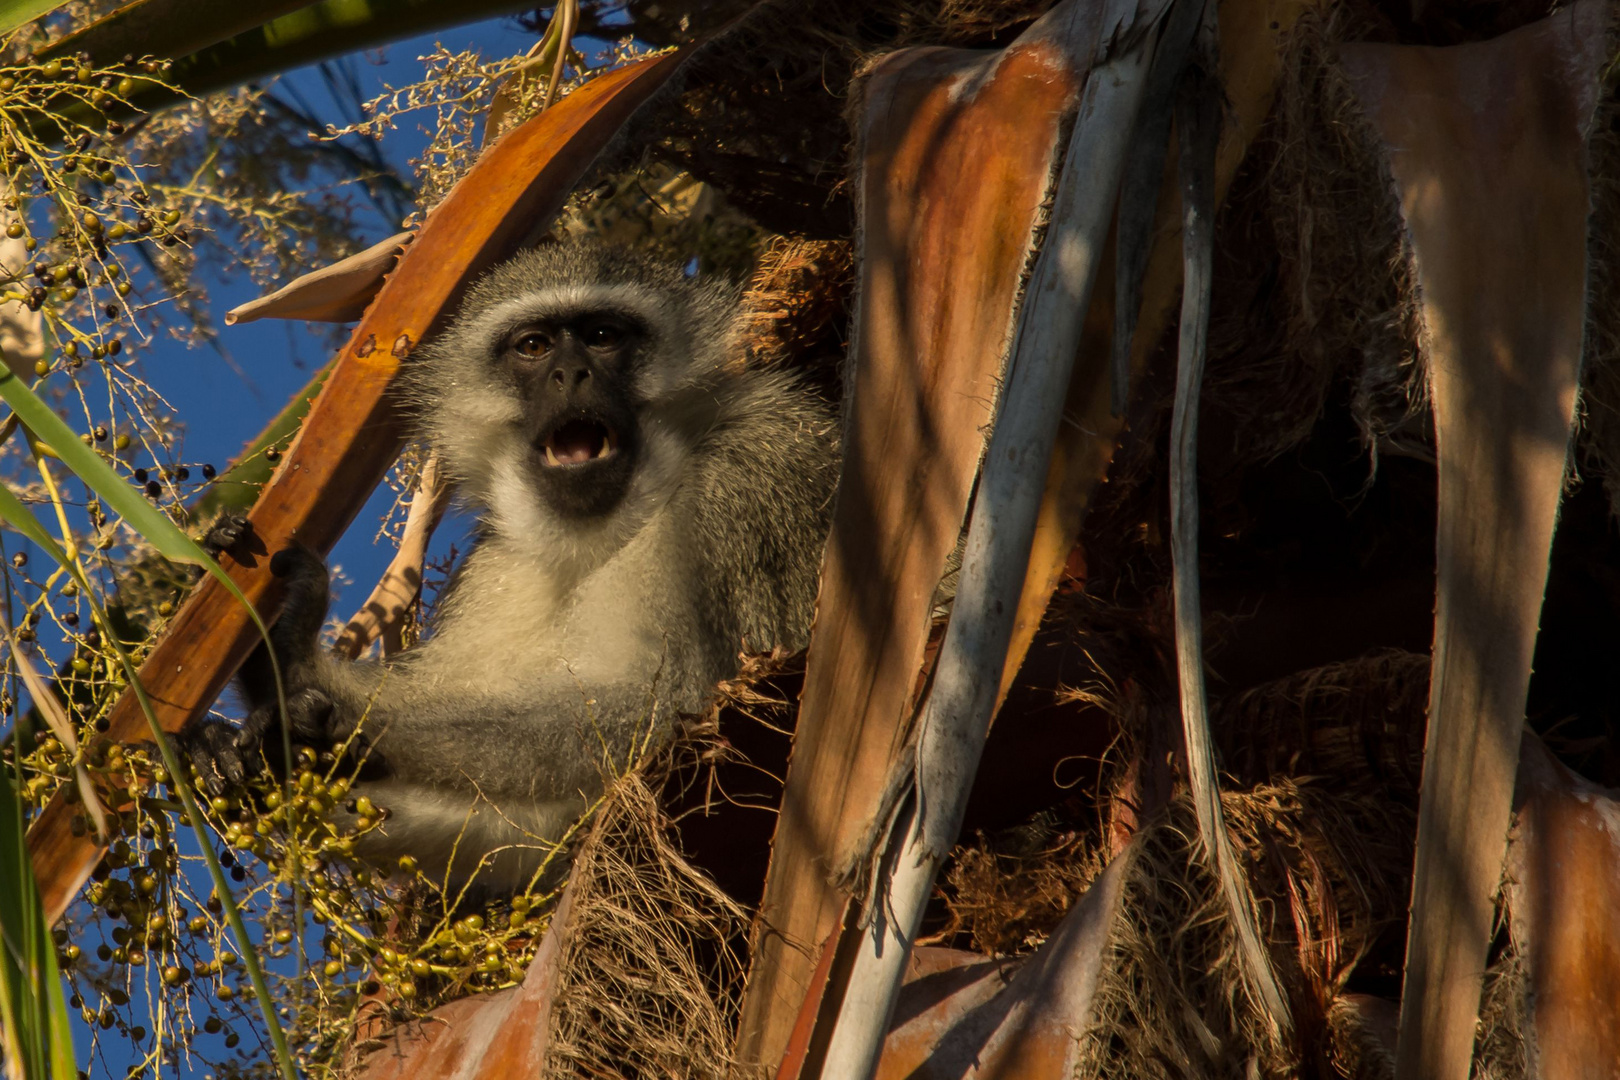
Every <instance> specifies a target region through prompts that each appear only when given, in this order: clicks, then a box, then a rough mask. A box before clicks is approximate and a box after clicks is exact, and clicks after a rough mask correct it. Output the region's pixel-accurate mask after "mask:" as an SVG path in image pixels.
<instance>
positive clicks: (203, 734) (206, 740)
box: [180, 722, 243, 795]
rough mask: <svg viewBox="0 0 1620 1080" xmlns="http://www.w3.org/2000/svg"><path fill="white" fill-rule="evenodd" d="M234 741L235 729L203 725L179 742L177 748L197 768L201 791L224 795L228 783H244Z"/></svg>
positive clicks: (208, 724)
mask: <svg viewBox="0 0 1620 1080" xmlns="http://www.w3.org/2000/svg"><path fill="white" fill-rule="evenodd" d="M235 738H236V729H235V728H232V727H230V726H228V725H226V724H220V723H214V722H205V723H202V724H198V725H196V726H195V727H193V728H191V729H190V730H189V731H188V732H187V733H186V735H185V736H184V737H183V738H182V739H181V740H180V743H181V746H180V749H181V750H182V751H183V752H184V753H185V755H186V757H187V758H188V759H189V760H190V762H191V764H192V765H193V766H195V767H196V769H197V775H198V777H199V778H200V781H201V783H202V785H203V788H204V789H205V790H206V791H207V792H208V794H210V795H220V794H223V793H224V790H225V787H226V784H227V782H229V783H231V784H240V783H241V782H242V780H243V772H242V762H241V759H240V758H239V757H238V756H237V753H236V746H235Z"/></svg>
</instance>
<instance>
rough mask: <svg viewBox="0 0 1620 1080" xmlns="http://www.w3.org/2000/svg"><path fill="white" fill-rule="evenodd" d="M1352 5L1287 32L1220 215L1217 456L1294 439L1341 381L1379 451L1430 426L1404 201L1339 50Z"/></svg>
mask: <svg viewBox="0 0 1620 1080" xmlns="http://www.w3.org/2000/svg"><path fill="white" fill-rule="evenodd" d="M1357 19H1358V15H1357V9H1356V6H1355V5H1348V4H1345V5H1334V6H1332V7H1331V8H1327V9H1323V10H1320V11H1315V12H1311V13H1309V14H1307V15H1305V16H1304V17H1302V18H1301V19H1300V20H1299V22H1298V23H1297V24H1296V25H1295V27H1294V28H1293V30H1292V31H1291V32H1290V34H1289V37H1288V40H1287V43H1286V46H1285V50H1284V54H1283V69H1282V77H1281V82H1280V85H1279V87H1278V96H1277V102H1276V104H1275V106H1274V107H1273V109H1272V112H1271V115H1270V117H1269V118H1268V119H1267V121H1266V125H1265V127H1264V128H1263V129H1262V131H1261V134H1260V137H1259V138H1258V139H1257V140H1256V142H1255V144H1254V146H1253V147H1251V149H1250V153H1249V157H1248V160H1247V161H1246V162H1245V164H1244V166H1243V168H1242V170H1241V172H1240V173H1239V175H1238V178H1237V180H1236V181H1235V183H1234V185H1233V190H1232V192H1231V194H1230V196H1229V198H1228V200H1227V204H1226V207H1225V209H1224V210H1223V212H1222V215H1221V220H1220V223H1219V233H1218V235H1219V243H1218V245H1217V249H1218V250H1217V259H1218V260H1219V262H1218V265H1217V268H1216V269H1217V273H1216V277H1215V281H1216V285H1215V293H1214V297H1213V311H1212V315H1211V321H1210V328H1209V368H1208V375H1207V377H1206V380H1205V384H1204V391H1203V394H1204V397H1203V401H1204V404H1205V407H1206V408H1207V409H1208V410H1210V411H1211V415H1212V419H1213V420H1215V424H1214V425H1213V428H1212V431H1218V432H1220V433H1222V434H1224V435H1226V437H1227V442H1228V445H1226V446H1212V447H1211V450H1212V452H1213V453H1214V455H1215V460H1212V462H1211V465H1212V466H1214V467H1217V468H1219V467H1220V466H1221V465H1222V464H1223V463H1225V464H1228V465H1229V466H1231V467H1235V466H1239V465H1242V464H1245V463H1251V462H1256V461H1265V460H1268V459H1270V458H1272V457H1275V456H1276V455H1278V454H1281V453H1283V452H1285V451H1287V450H1290V449H1292V448H1293V447H1295V446H1298V445H1299V444H1300V443H1302V442H1304V440H1305V439H1306V437H1307V436H1308V435H1309V434H1310V432H1311V430H1312V428H1313V427H1315V425H1316V421H1317V419H1318V418H1319V417H1320V416H1321V414H1322V411H1323V409H1324V407H1325V405H1326V404H1327V402H1328V400H1329V395H1330V394H1331V393H1333V392H1334V390H1335V388H1336V387H1337V388H1339V389H1341V391H1342V390H1345V389H1347V390H1348V391H1349V393H1350V396H1351V398H1352V400H1353V408H1354V410H1355V414H1356V418H1357V420H1358V422H1359V423H1360V424H1361V426H1362V429H1363V433H1364V435H1365V437H1366V440H1367V443H1368V445H1369V447H1370V448H1371V449H1373V450H1374V452H1376V451H1377V450H1378V449H1379V447H1380V446H1383V447H1386V448H1388V447H1389V446H1390V444H1391V443H1392V442H1394V443H1396V444H1397V445H1400V446H1401V448H1402V449H1411V448H1412V445H1413V444H1415V445H1417V446H1421V445H1422V444H1423V443H1424V442H1425V440H1426V437H1427V436H1426V433H1425V431H1424V423H1425V421H1424V419H1423V418H1424V417H1425V416H1426V408H1425V399H1424V394H1423V380H1422V378H1421V372H1420V365H1419V363H1418V347H1417V341H1418V335H1417V329H1418V323H1417V317H1418V313H1417V304H1416V297H1415V291H1414V289H1415V286H1414V282H1413V280H1412V273H1411V270H1410V260H1409V259H1408V258H1407V252H1406V250H1405V245H1404V239H1403V237H1404V233H1403V230H1402V227H1401V222H1400V217H1399V211H1398V208H1397V206H1396V204H1395V200H1394V197H1393V194H1392V185H1391V180H1390V177H1389V173H1388V168H1387V165H1386V163H1385V160H1384V155H1383V153H1382V151H1381V149H1380V148H1379V145H1378V142H1377V140H1376V138H1375V136H1374V135H1373V134H1372V132H1371V129H1370V127H1369V125H1368V124H1367V122H1366V120H1365V119H1364V118H1363V116H1362V114H1361V110H1360V107H1359V105H1358V104H1357V102H1356V99H1355V96H1354V94H1353V92H1352V91H1351V88H1350V86H1349V83H1348V81H1347V80H1346V78H1345V76H1344V74H1343V72H1342V71H1341V70H1340V68H1339V66H1338V63H1337V61H1336V59H1335V51H1334V45H1335V43H1337V42H1339V41H1343V40H1353V39H1354V38H1356V37H1359V36H1361V35H1362V34H1364V33H1365V32H1366V29H1367V28H1366V27H1365V26H1362V25H1359V23H1358V24H1356V25H1351V23H1352V22H1355V21H1356V20H1357ZM1223 417H1224V418H1225V419H1226V420H1227V422H1225V423H1221V422H1220V420H1221V419H1222V418H1223ZM1257 421H1258V422H1257Z"/></svg>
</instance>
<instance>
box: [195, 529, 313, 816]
mask: <svg viewBox="0 0 1620 1080" xmlns="http://www.w3.org/2000/svg"><path fill="white" fill-rule="evenodd" d="M270 571H271V573H273V574H275V575H276V576H277V577H279V578H282V579H283V580H284V581H285V583H286V599H285V601H284V602H283V604H282V608H281V615H280V617H279V618H278V619H277V620H276V621H275V623H274V625H272V626H271V628H270V640H269V643H268V647H266V645H264V644H261V645H260V646H259V647H258V648H256V649H255V650H254V651H253V653H252V655H250V656H249V657H248V659H247V660H246V661H245V662H244V663H243V665H242V671H241V684H242V689H243V692H244V694H245V696H246V697H247V699H248V706H249V709H250V711H249V713H248V718H247V720H246V721H244V722H243V723H242V724H241V726H239V727H238V726H236V725H232V724H226V723H221V722H218V721H204V722H202V723H199V724H195V725H193V726H192V727H191V728H189V729H187V732H186V737H185V738H184V739H183V740H182V743H183V748H184V750H185V751H186V754H187V756H188V757H189V758H190V760H191V763H192V764H193V765H195V766H196V767H197V769H198V771H199V772H200V773H201V774H202V779H203V783H204V785H205V786H206V787H207V789H208V790H209V791H210V792H211V793H214V794H218V793H219V792H220V790H222V789H223V788H224V787H225V786H227V785H228V784H239V783H241V782H242V781H243V780H244V779H246V778H247V777H248V776H250V775H254V774H256V773H258V772H259V771H260V766H261V765H262V763H263V761H264V755H263V754H261V751H264V752H267V753H268V755H269V756H270V757H271V758H272V759H273V761H276V762H279V761H280V760H281V758H282V757H283V756H284V755H283V754H282V753H281V750H282V746H283V744H282V742H281V738H280V735H279V732H277V731H276V723H277V721H278V719H279V718H280V716H281V701H282V694H285V700H286V706H287V722H288V734H289V735H290V736H291V737H292V740H293V741H294V742H296V743H300V744H308V745H313V746H318V747H325V746H327V745H330V744H331V743H333V742H334V741H337V740H336V739H335V738H334V734H335V733H334V732H333V731H332V730H331V727H332V721H333V719H334V715H335V712H336V710H334V708H333V702H332V697H331V695H330V694H329V693H328V692H326V691H325V690H324V689H322V687H321V685H320V677H319V676H320V673H321V671H322V669H323V665H324V663H326V662H327V661H326V658H325V657H323V656H322V655H321V653H320V630H321V625H322V624H323V623H324V622H325V620H326V611H327V606H328V602H329V599H330V596H329V591H330V579H329V577H328V575H327V571H326V565H325V563H323V562H322V561H321V559H320V556H318V555H316V554H315V553H314V552H313V551H310V550H309V549H308V548H306V547H302V546H294V547H289V548H287V549H285V550H283V551H280V552H277V553H276V556H275V557H274V558H273V559H271V560H270ZM271 650H274V655H275V661H276V662H275V663H274V664H272V662H271ZM278 667H279V669H280V692H278V686H277V681H278V680H277V668H278Z"/></svg>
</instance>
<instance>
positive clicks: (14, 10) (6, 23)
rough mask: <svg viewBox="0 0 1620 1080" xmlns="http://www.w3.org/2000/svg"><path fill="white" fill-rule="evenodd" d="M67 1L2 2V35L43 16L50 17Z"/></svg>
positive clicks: (26, 0) (0, 15)
mask: <svg viewBox="0 0 1620 1080" xmlns="http://www.w3.org/2000/svg"><path fill="white" fill-rule="evenodd" d="M66 2H67V0H0V34H9V33H11V32H12V31H13V30H15V29H17V27H19V26H22V25H23V24H25V23H31V22H33V21H34V20H35V19H37V18H39V17H40V16H41V15H49V14H50V13H51V12H53V11H55V10H56V9H57V8H59V7H61V6H62V5H63V4H64V3H66Z"/></svg>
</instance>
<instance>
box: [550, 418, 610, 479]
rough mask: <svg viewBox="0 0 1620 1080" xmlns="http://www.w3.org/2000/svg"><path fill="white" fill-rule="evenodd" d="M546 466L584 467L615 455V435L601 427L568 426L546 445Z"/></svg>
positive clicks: (592, 425)
mask: <svg viewBox="0 0 1620 1080" xmlns="http://www.w3.org/2000/svg"><path fill="white" fill-rule="evenodd" d="M544 449H545V459H546V465H548V466H550V467H552V468H559V467H561V466H563V465H584V464H586V463H587V462H591V461H599V460H601V459H602V458H605V457H607V456H608V455H610V454H612V453H613V450H614V446H613V433H612V432H611V431H608V430H607V429H606V428H604V427H601V426H599V425H594V424H591V425H585V424H568V425H566V426H565V427H564V428H562V429H561V430H560V431H558V432H557V433H556V434H555V435H553V436H552V437H551V438H549V439H547V440H546V444H545V447H544Z"/></svg>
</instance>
